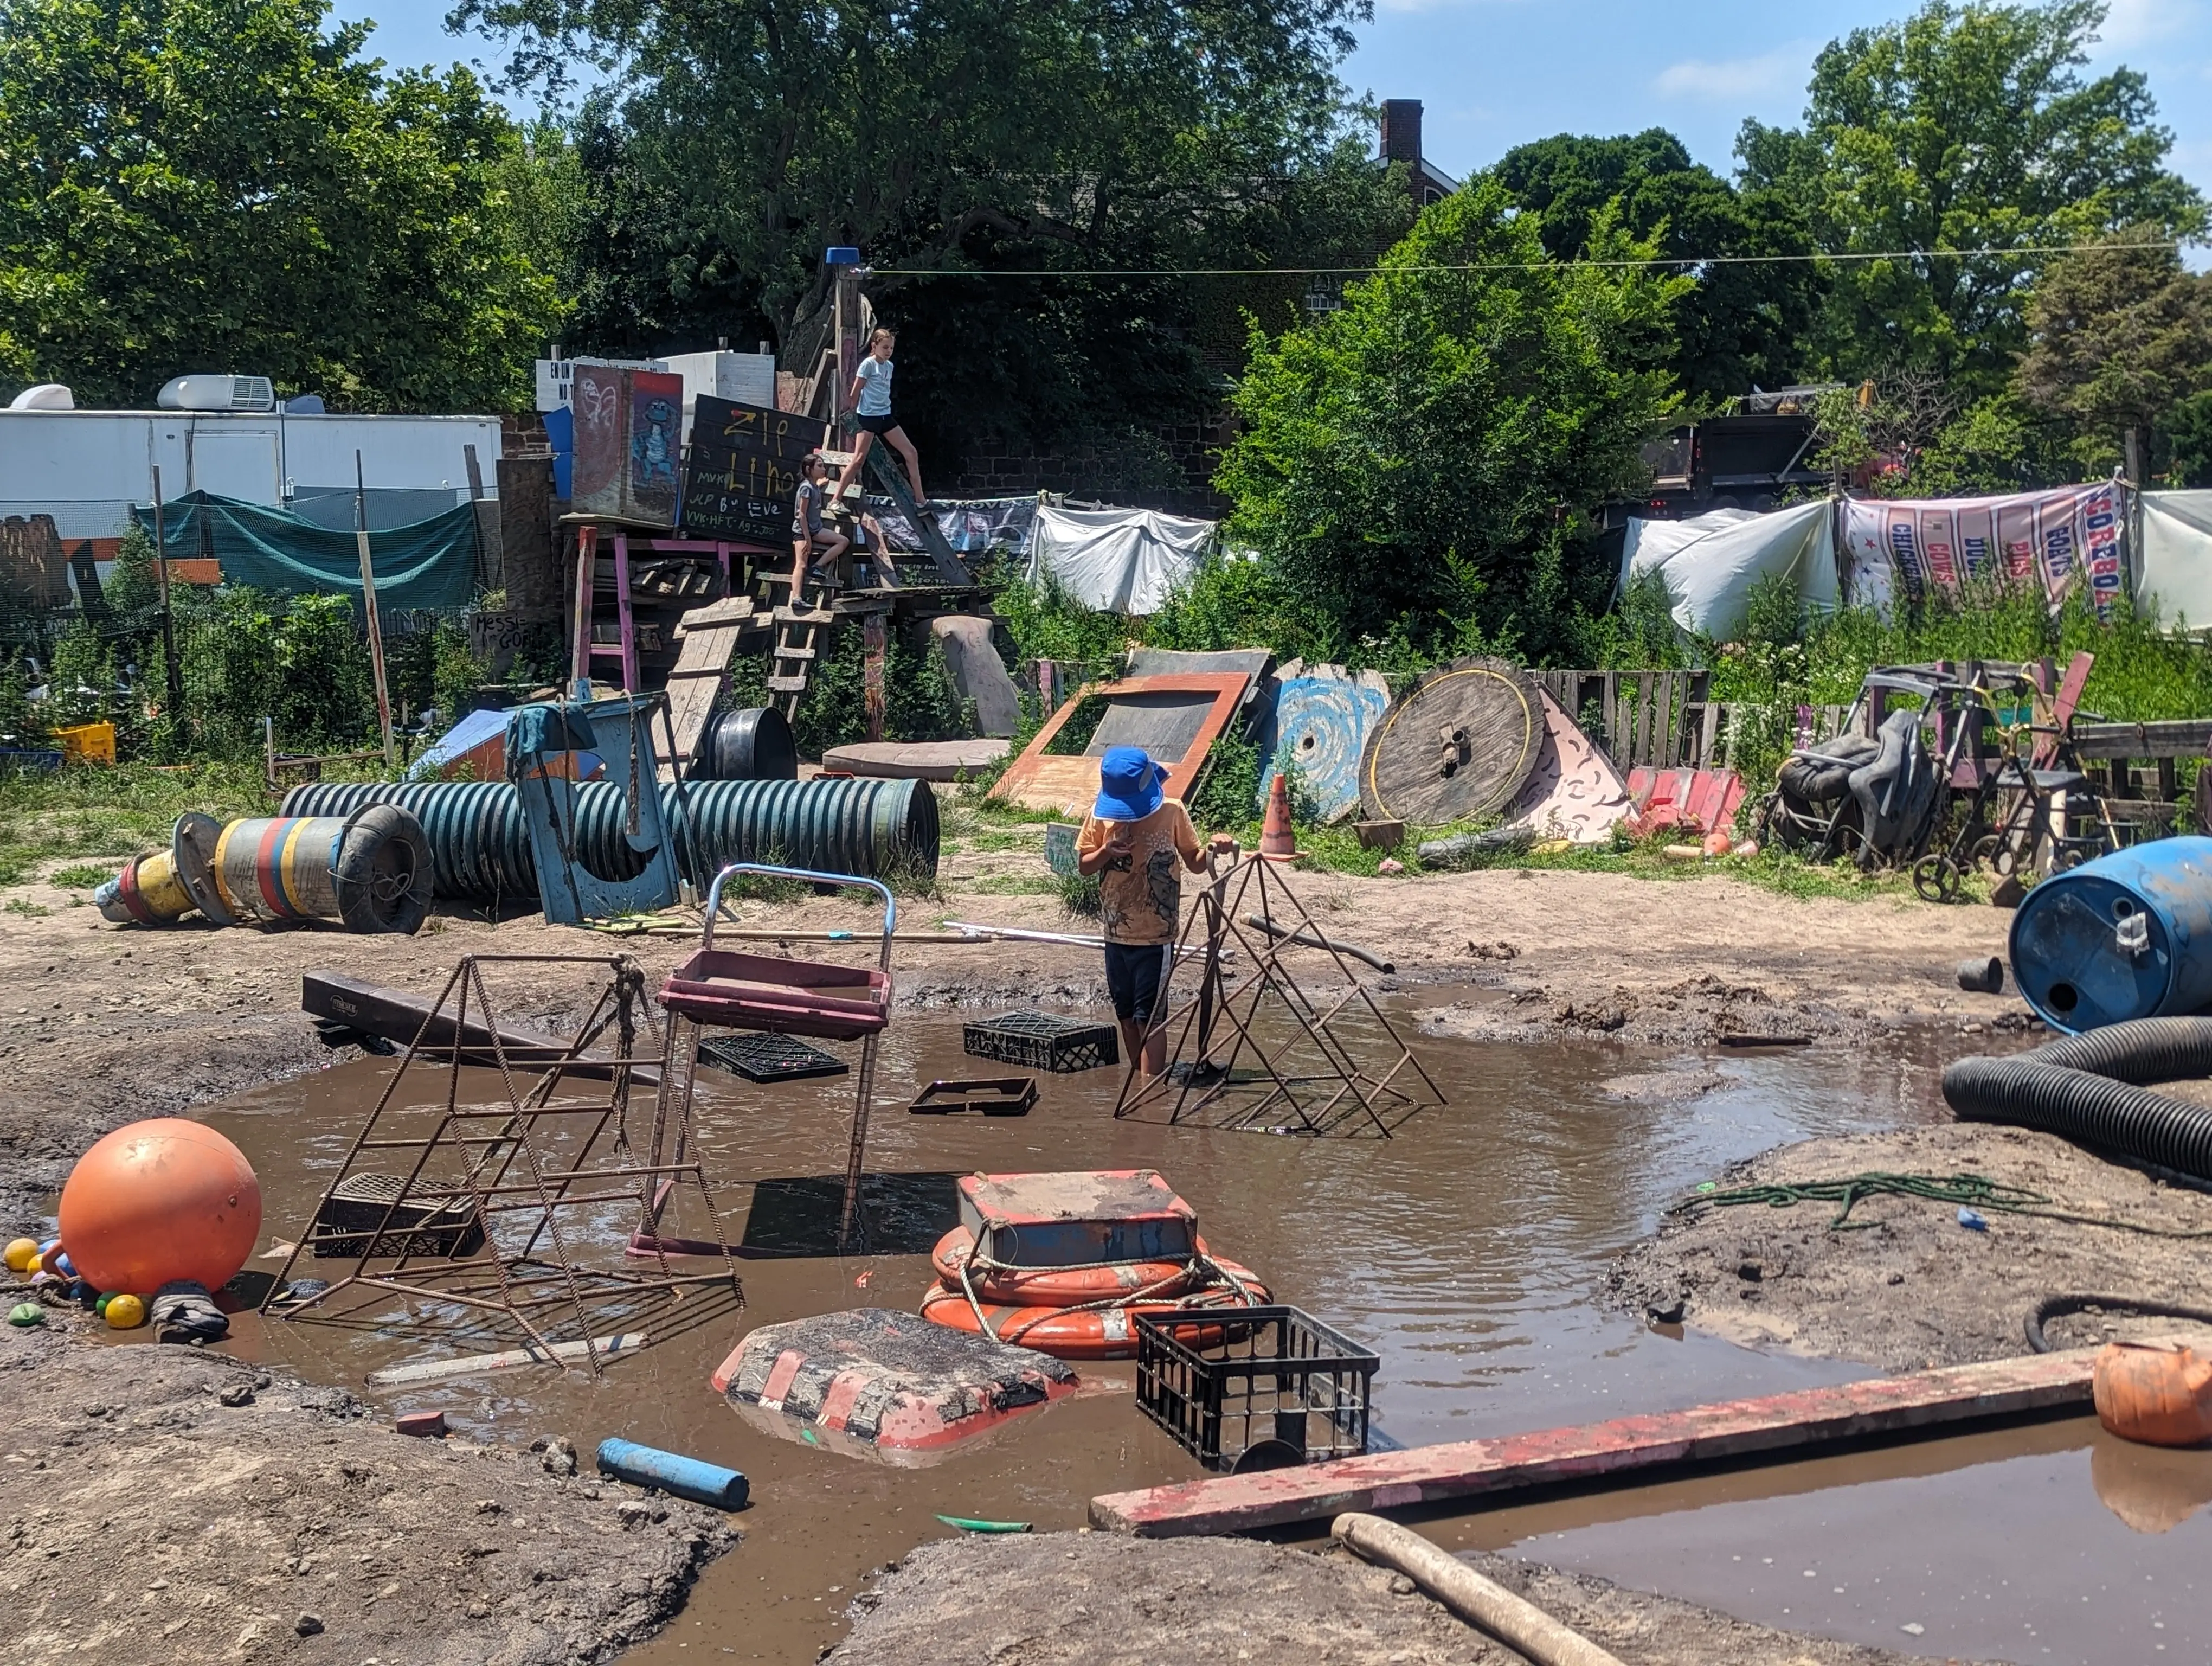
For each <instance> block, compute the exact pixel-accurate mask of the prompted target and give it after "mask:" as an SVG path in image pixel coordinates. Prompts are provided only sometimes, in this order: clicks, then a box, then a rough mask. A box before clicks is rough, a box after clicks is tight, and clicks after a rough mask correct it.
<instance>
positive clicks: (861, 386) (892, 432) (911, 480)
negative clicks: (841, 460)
mask: <svg viewBox="0 0 2212 1666" xmlns="http://www.w3.org/2000/svg"><path fill="white" fill-rule="evenodd" d="M897 341H898V337H897V335H896V333H895V332H894V331H890V330H880V329H879V330H878V331H876V332H875V334H873V335H872V336H870V337H868V351H867V355H866V356H865V357H864V358H862V359H861V361H860V368H859V369H858V370H856V371H854V373H853V385H852V386H851V387H849V388H848V389H847V390H846V391H845V403H846V404H848V405H849V406H851V407H852V409H853V414H854V417H855V418H856V419H857V420H858V423H859V427H860V432H859V433H857V434H855V435H854V436H853V460H852V461H851V462H849V463H848V464H846V465H845V472H844V473H843V474H842V475H840V476H839V477H837V497H838V501H839V502H843V500H844V496H845V489H846V488H847V487H848V486H849V485H851V484H852V483H854V481H855V480H858V479H859V478H860V469H861V465H864V464H865V463H866V461H867V460H868V447H870V446H872V445H873V444H874V443H875V439H876V436H877V435H879V434H880V435H883V437H884V439H885V440H887V441H890V448H891V449H892V450H893V451H895V452H896V453H898V454H899V457H900V459H901V460H902V461H903V462H904V463H905V464H906V477H907V483H908V485H910V486H912V487H913V488H914V507H915V508H917V509H926V508H928V507H929V495H928V494H927V492H925V491H923V490H922V489H921V457H920V456H918V455H917V454H916V453H915V448H914V441H911V440H909V439H908V438H907V437H906V430H905V429H902V428H901V427H900V426H899V424H898V419H897V418H896V417H893V416H892V415H891V372H892V370H893V368H894V367H893V365H892V364H891V349H892V347H893V346H894V345H895V344H896V343H897Z"/></svg>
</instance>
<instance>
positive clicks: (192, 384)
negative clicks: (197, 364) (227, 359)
mask: <svg viewBox="0 0 2212 1666" xmlns="http://www.w3.org/2000/svg"><path fill="white" fill-rule="evenodd" d="M154 403H155V404H157V405H159V406H160V407H161V409H162V410H241V411H253V412H266V411H271V410H276V389H275V388H274V387H271V386H270V384H269V378H268V377H266V376H210V375H199V376H173V377H172V378H170V380H169V381H168V382H167V385H166V386H163V388H162V389H161V393H160V394H159V395H158V396H157V397H156V398H155V401H154Z"/></svg>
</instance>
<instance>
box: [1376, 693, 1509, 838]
mask: <svg viewBox="0 0 2212 1666" xmlns="http://www.w3.org/2000/svg"><path fill="white" fill-rule="evenodd" d="M1543 748H1544V708H1543V702H1542V701H1541V699H1540V698H1539V697H1538V695H1537V693H1536V690H1535V688H1534V685H1533V684H1530V683H1529V682H1528V679H1527V678H1525V677H1523V676H1522V674H1521V672H1520V671H1519V669H1518V668H1517V667H1516V666H1510V665H1507V664H1506V663H1505V662H1504V660H1486V659H1470V660H1454V661H1453V662H1452V663H1451V664H1449V665H1448V666H1440V667H1439V668H1438V669H1437V670H1435V671H1431V672H1425V673H1423V674H1422V676H1421V677H1420V678H1419V679H1418V680H1416V681H1415V682H1414V683H1413V686H1412V687H1410V688H1408V689H1407V690H1406V692H1405V693H1404V694H1403V695H1401V696H1399V698H1398V699H1397V700H1396V701H1395V702H1394V703H1393V704H1392V705H1391V707H1390V709H1389V711H1387V712H1385V713H1383V719H1382V721H1380V722H1379V723H1377V724H1376V726H1375V727H1374V730H1373V732H1372V733H1370V734H1369V735H1368V737H1367V745H1365V747H1364V748H1363V749H1362V751H1361V752H1360V756H1359V803H1360V808H1361V810H1362V812H1364V814H1365V815H1366V816H1367V818H1369V819H1370V820H1376V821H1380V820H1391V821H1404V822H1409V823H1413V824H1416V825H1419V826H1428V827H1434V826H1438V825H1441V824H1443V823H1446V822H1455V821H1474V820H1476V819H1478V818H1481V817H1484V816H1488V815H1493V814H1495V813H1497V812H1498V811H1500V810H1503V809H1504V808H1505V806H1508V805H1510V804H1511V803H1512V802H1513V800H1514V799H1515V798H1516V796H1518V795H1519V793H1520V791H1521V789H1522V787H1524V786H1526V785H1527V784H1528V777H1529V776H1530V775H1532V774H1534V771H1535V769H1536V764H1537V762H1538V760H1539V759H1540V758H1541V756H1542V753H1543Z"/></svg>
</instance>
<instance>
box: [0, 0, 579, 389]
mask: <svg viewBox="0 0 2212 1666" xmlns="http://www.w3.org/2000/svg"><path fill="white" fill-rule="evenodd" d="M327 13H328V7H327V4H326V3H325V0H0V377H6V378H12V379H14V380H16V381H18V382H21V381H24V380H34V379H51V380H57V381H65V382H68V383H69V384H70V386H72V387H73V388H74V389H75V390H76V393H77V396H78V398H79V400H80V401H81V402H82V403H85V404H92V403H104V404H148V403H150V402H151V399H152V397H153V395H154V393H155V392H156V391H157V390H158V389H159V388H160V387H161V384H162V383H163V382H164V381H166V380H167V379H168V378H170V377H171V376H173V375H176V374H180V373H182V372H185V371H194V370H217V371H224V370H236V371H240V372H247V373H256V374H266V375H268V376H270V377H271V378H273V379H274V380H275V381H276V384H277V386H278V387H279V389H280V390H282V391H285V392H295V391H314V392H320V393H322V394H323V395H325V398H328V399H329V400H330V401H331V404H333V405H334V406H336V407H338V408H341V409H346V408H351V409H399V410H453V409H454V408H456V407H473V408H478V409H483V408H494V409H507V408H511V407H513V406H515V405H517V404H520V401H521V399H522V398H523V397H524V394H525V391H526V389H525V378H526V374H527V368H528V360H529V357H530V349H531V347H532V344H536V343H538V342H541V341H543V340H544V339H545V337H546V335H547V332H548V331H549V330H550V328H551V326H552V325H553V324H554V323H555V321H556V319H557V318H558V316H559V311H560V309H559V306H558V303H557V299H556V295H555V293H554V289H553V285H552V283H551V280H550V278H549V277H546V276H545V275H544V273H543V272H541V271H538V270H537V269H536V268H535V267H534V266H533V265H532V262H531V261H530V259H529V258H527V255H526V252H525V248H524V243H523V238H524V232H523V230H522V228H520V227H519V226H518V225H517V223H516V216H515V214H514V212H513V205H512V203H511V199H510V196H509V190H510V188H511V186H512V185H513V184H514V183H515V181H516V179H517V178H518V177H519V174H520V172H521V170H522V169H523V168H524V167H525V165H526V161H527V159H526V157H525V156H524V155H523V152H522V141H521V137H520V135H519V134H518V133H517V131H515V128H514V126H513V123H512V122H510V121H509V120H508V119H507V116H506V115H505V113H504V112H502V111H501V109H500V108H499V106H497V105H495V104H494V103H492V102H491V101H490V100H489V99H488V97H487V96H486V95H485V94H484V92H483V88H481V87H480V86H479V85H478V83H477V81H476V80H475V78H474V77H473V76H471V75H470V74H469V73H468V72H467V71H466V70H459V69H455V70H451V71H449V72H448V73H447V74H446V75H445V76H434V75H431V74H429V73H428V72H426V71H416V70H401V71H399V72H398V73H395V74H391V75H387V74H386V73H384V71H383V66H382V65H381V64H380V63H378V62H376V61H374V60H369V59H364V58H362V57H361V56H360V52H361V47H362V41H363V40H365V38H366V37H367V35H368V25H366V24H360V23H346V24H339V25H337V26H335V27H326V21H327Z"/></svg>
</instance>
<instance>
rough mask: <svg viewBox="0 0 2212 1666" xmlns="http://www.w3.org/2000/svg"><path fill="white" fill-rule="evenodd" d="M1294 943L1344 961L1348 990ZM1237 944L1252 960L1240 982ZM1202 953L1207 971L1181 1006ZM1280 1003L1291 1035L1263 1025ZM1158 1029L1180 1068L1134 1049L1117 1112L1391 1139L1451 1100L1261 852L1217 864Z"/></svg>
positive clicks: (1191, 922) (1337, 964)
mask: <svg viewBox="0 0 2212 1666" xmlns="http://www.w3.org/2000/svg"><path fill="white" fill-rule="evenodd" d="M1261 922H1266V923H1265V924H1264V925H1262V924H1261ZM1294 950H1295V951H1298V952H1308V953H1312V954H1316V955H1319V956H1321V957H1322V958H1323V959H1324V961H1325V962H1326V963H1327V964H1324V965H1322V966H1319V967H1318V968H1317V970H1322V971H1324V972H1325V971H1326V970H1327V969H1328V965H1333V966H1334V969H1335V970H1336V972H1337V973H1338V974H1339V975H1340V976H1341V977H1342V978H1343V981H1344V982H1345V983H1346V985H1347V986H1348V987H1347V988H1346V989H1345V991H1344V993H1343V994H1340V995H1334V991H1333V989H1332V991H1331V992H1330V993H1331V994H1332V995H1333V999H1331V1000H1329V1001H1328V1004H1327V1005H1323V1004H1322V1001H1321V1000H1319V999H1317V998H1316V996H1315V995H1314V994H1309V993H1308V991H1307V988H1306V987H1305V984H1304V982H1301V981H1300V979H1299V977H1298V976H1297V973H1296V972H1294V971H1293V970H1292V969H1291V966H1290V965H1289V964H1286V961H1285V957H1286V956H1287V955H1288V954H1290V953H1291V952H1292V951H1294ZM1232 952H1233V953H1234V954H1235V955H1236V956H1237V958H1239V959H1240V960H1241V961H1242V963H1243V965H1244V966H1246V967H1247V968H1249V970H1247V971H1246V972H1245V973H1244V975H1243V977H1242V978H1241V979H1237V980H1235V982H1236V983H1237V987H1235V988H1231V982H1232V978H1231V973H1230V972H1229V970H1228V969H1227V966H1226V964H1225V963H1226V962H1227V960H1228V958H1230V956H1231V953H1232ZM1191 967H1194V968H1195V969H1196V970H1197V976H1198V982H1197V985H1196V987H1195V988H1194V989H1193V990H1192V991H1191V994H1190V995H1189V997H1188V999H1187V1000H1185V1001H1184V1002H1183V1004H1182V1006H1180V1007H1179V1008H1173V1009H1172V1010H1170V1006H1171V998H1172V994H1173V991H1174V988H1175V985H1176V982H1177V980H1178V979H1179V978H1181V977H1182V975H1183V973H1184V970H1185V969H1186V968H1191ZM1278 1012H1279V1013H1280V1014H1283V1015H1285V1016H1287V1018H1289V1019H1290V1020H1291V1026H1290V1027H1291V1034H1290V1036H1289V1037H1288V1039H1287V1040H1276V1041H1270V1040H1269V1039H1267V1037H1263V1036H1261V1035H1260V1034H1258V1033H1255V1023H1258V1024H1261V1025H1265V1024H1266V1023H1267V1020H1268V1019H1269V1018H1271V1017H1273V1015H1275V1014H1276V1013H1278ZM1347 1020H1349V1022H1348V1021H1347ZM1152 1029H1153V1031H1161V1030H1165V1031H1167V1032H1168V1036H1169V1049H1168V1052H1169V1066H1168V1068H1167V1069H1166V1070H1165V1071H1164V1072H1163V1073H1161V1074H1160V1075H1158V1076H1157V1077H1153V1078H1152V1079H1146V1078H1145V1077H1144V1076H1143V1075H1142V1073H1141V1071H1142V1067H1143V1059H1142V1055H1141V1054H1140V1055H1139V1056H1138V1057H1136V1058H1133V1059H1131V1060H1130V1061H1129V1067H1128V1070H1127V1073H1126V1074H1125V1075H1124V1076H1123V1078H1122V1081H1121V1098H1120V1099H1119V1100H1118V1101H1117V1102H1116V1104H1115V1107H1114V1115H1115V1117H1116V1118H1117V1119H1119V1118H1123V1117H1130V1118H1136V1119H1138V1120H1157V1116H1156V1113H1158V1112H1159V1111H1160V1110H1163V1109H1164V1110H1165V1112H1166V1116H1165V1120H1166V1121H1167V1122H1169V1123H1170V1124H1171V1125H1176V1126H1181V1125H1183V1124H1190V1125H1193V1126H1198V1127H1206V1128H1232V1129H1243V1130H1247V1131H1263V1132H1267V1133H1274V1134H1303V1135H1308V1136H1313V1137H1322V1136H1330V1135H1334V1136H1339V1137H1358V1136H1363V1135H1373V1136H1375V1137H1378V1138H1381V1139H1385V1140H1387V1139H1389V1138H1390V1137H1391V1136H1392V1134H1393V1132H1394V1130H1395V1129H1396V1128H1398V1127H1400V1126H1401V1125H1402V1124H1403V1123H1404V1122H1405V1121H1406V1119H1407V1117H1409V1116H1412V1115H1413V1113H1414V1112H1415V1111H1417V1110H1421V1109H1422V1108H1423V1107H1424V1106H1425V1105H1430V1104H1434V1105H1439V1106H1441V1105H1443V1104H1447V1103H1449V1102H1448V1101H1447V1100H1446V1098H1445V1097H1444V1094H1443V1090H1442V1089H1440V1088H1439V1087H1437V1085H1436V1083H1435V1081H1434V1080H1433V1079H1431V1077H1430V1075H1429V1073H1428V1072H1427V1071H1426V1070H1425V1069H1424V1068H1422V1066H1421V1062H1420V1061H1419V1060H1418V1059H1416V1058H1415V1057H1414V1056H1413V1050H1412V1049H1410V1048H1408V1047H1407V1045H1406V1043H1405V1042H1404V1041H1403V1040H1402V1039H1401V1037H1400V1036H1399V1034H1398V1031H1397V1030H1396V1029H1395V1027H1394V1026H1393V1025H1391V1023H1390V1020H1389V1018H1386V1017H1384V1016H1383V1010H1382V1008H1381V1007H1379V1006H1376V1004H1375V998H1374V996H1373V994H1371V993H1370V991H1369V990H1368V988H1367V986H1366V985H1365V984H1364V982H1361V981H1360V979H1359V977H1358V975H1357V974H1356V973H1355V972H1354V971H1353V970H1352V966H1351V964H1349V963H1348V962H1347V960H1346V958H1345V956H1344V954H1343V952H1341V951H1340V949H1339V948H1338V947H1337V946H1336V945H1334V944H1333V943H1331V942H1330V941H1329V940H1328V939H1327V938H1326V937H1324V936H1323V935H1322V933H1321V931H1320V929H1319V928H1318V927H1316V925H1315V924H1314V921H1313V916H1312V915H1310V914H1308V913H1307V912H1306V909H1305V905H1304V903H1301V902H1299V901H1298V898H1297V893H1296V892H1295V891H1292V890H1291V886H1290V884H1289V882H1288V879H1286V877H1285V873H1284V871H1283V869H1282V867H1281V866H1279V865H1278V864H1276V863H1274V862H1272V861H1269V860H1267V859H1266V858H1264V857H1261V856H1260V855H1257V854H1253V855H1249V856H1246V857H1244V858H1243V860H1237V861H1235V862H1234V863H1233V864H1232V865H1231V866H1230V867H1229V869H1228V871H1227V872H1225V873H1218V874H1210V875H1209V878H1208V879H1207V882H1206V885H1205V887H1204V889H1202V890H1201V891H1200V892H1199V895H1198V904H1197V906H1196V907H1195V908H1194V909H1192V910H1191V913H1190V917H1189V918H1188V920H1187V921H1185V922H1184V924H1183V928H1182V936H1181V938H1180V939H1177V942H1176V952H1175V955H1174V956H1173V958H1172V959H1171V960H1170V964H1169V969H1168V970H1167V972H1166V974H1165V980H1164V982H1163V984H1162V986H1161V989H1160V1011H1159V1012H1158V1013H1157V1014H1156V1015H1155V1017H1154V1018H1153V1022H1152ZM1358 1031H1366V1033H1365V1034H1364V1035H1363V1034H1360V1033H1358Z"/></svg>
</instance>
